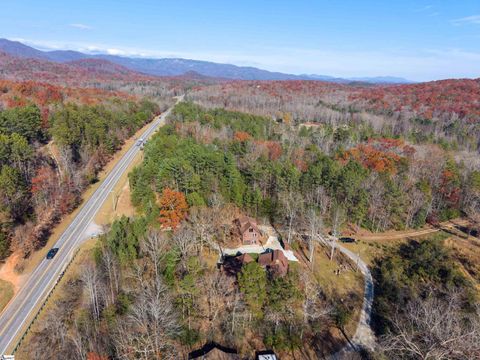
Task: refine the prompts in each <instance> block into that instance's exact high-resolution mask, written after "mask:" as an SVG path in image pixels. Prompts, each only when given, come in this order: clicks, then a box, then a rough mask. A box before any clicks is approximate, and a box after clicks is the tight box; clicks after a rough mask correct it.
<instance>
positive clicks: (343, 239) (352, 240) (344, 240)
mask: <svg viewBox="0 0 480 360" xmlns="http://www.w3.org/2000/svg"><path fill="white" fill-rule="evenodd" d="M340 241H341V242H343V243H354V242H355V239H354V238H351V237H341V238H340Z"/></svg>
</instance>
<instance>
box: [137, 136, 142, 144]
mask: <svg viewBox="0 0 480 360" xmlns="http://www.w3.org/2000/svg"><path fill="white" fill-rule="evenodd" d="M142 145H143V138H140V139H138V140H137V146H142Z"/></svg>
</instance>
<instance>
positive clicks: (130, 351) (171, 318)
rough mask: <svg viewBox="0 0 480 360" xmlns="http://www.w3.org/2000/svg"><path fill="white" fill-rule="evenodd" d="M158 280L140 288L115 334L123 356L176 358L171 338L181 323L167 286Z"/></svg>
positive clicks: (121, 357)
mask: <svg viewBox="0 0 480 360" xmlns="http://www.w3.org/2000/svg"><path fill="white" fill-rule="evenodd" d="M154 281H155V283H152V284H149V286H145V287H141V288H140V289H139V291H140V292H139V294H138V296H137V299H136V301H135V304H134V305H133V306H132V308H131V312H130V314H129V316H128V317H127V319H126V321H122V322H119V323H118V325H117V329H116V332H115V335H114V343H115V348H116V350H117V354H118V356H119V358H120V359H145V360H148V359H162V360H163V359H175V358H176V356H177V355H178V354H177V353H176V351H175V347H174V344H173V342H172V340H171V339H172V337H174V336H175V335H177V334H178V333H179V331H180V326H179V323H178V319H177V314H176V313H175V310H174V307H173V301H172V299H171V298H170V297H169V295H168V288H167V287H166V286H165V285H163V284H162V283H161V282H160V279H155V280H154Z"/></svg>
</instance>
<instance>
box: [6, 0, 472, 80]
mask: <svg viewBox="0 0 480 360" xmlns="http://www.w3.org/2000/svg"><path fill="white" fill-rule="evenodd" d="M0 37H3V38H7V39H12V40H19V41H22V42H25V43H26V44H28V45H31V46H34V47H37V48H41V49H70V50H79V51H84V52H105V53H110V54H117V55H128V56H142V57H182V58H189V59H197V60H208V61H215V62H222V63H232V64H236V65H241V66H255V67H259V68H263V69H267V70H271V71H281V72H287V73H293V74H321V75H330V76H339V77H357V76H358V77H363V76H386V75H389V76H399V77H404V78H407V79H410V80H415V81H427V80H437V79H445V78H463V77H469V78H478V77H480V0H436V1H423V0H384V1H374V0H365V1H362V0H316V1H315V0H290V1H285V0H263V1H262V0H256V1H255V0H237V1H228V0H196V1H194V0H188V1H187V0H170V1H163V0H157V1H154V0H130V1H127V0H115V1H114V0H76V1H65V0H62V1H58V0H42V1H33V0H30V1H25V0H0Z"/></svg>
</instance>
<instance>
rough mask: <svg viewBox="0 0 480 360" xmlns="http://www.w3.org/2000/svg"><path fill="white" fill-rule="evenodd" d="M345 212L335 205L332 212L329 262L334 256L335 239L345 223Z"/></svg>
mask: <svg viewBox="0 0 480 360" xmlns="http://www.w3.org/2000/svg"><path fill="white" fill-rule="evenodd" d="M345 220H346V217H345V210H344V209H343V207H341V206H340V205H338V204H335V206H334V207H333V210H332V235H333V239H332V241H331V252H330V260H333V255H334V254H335V249H336V247H337V238H338V236H339V235H340V228H341V227H342V225H343V223H344V222H345Z"/></svg>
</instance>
